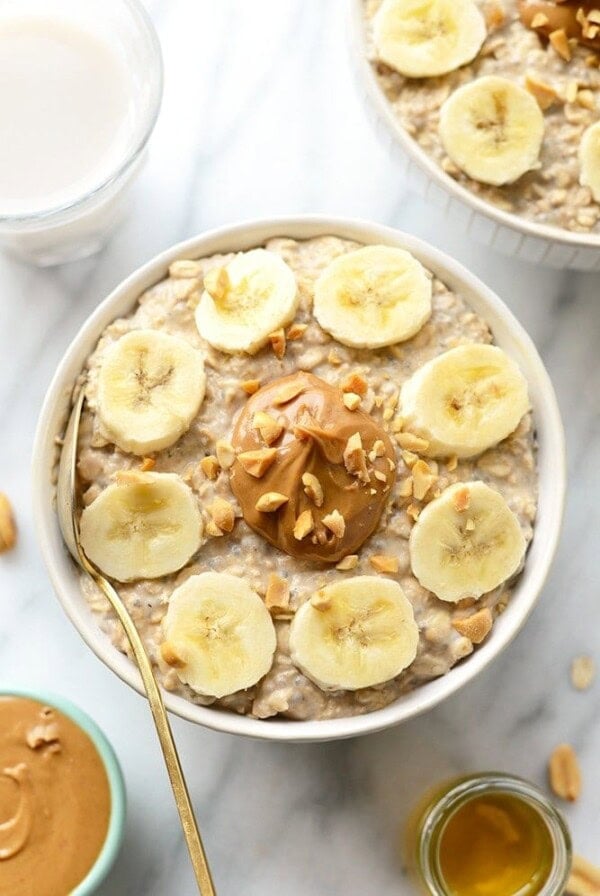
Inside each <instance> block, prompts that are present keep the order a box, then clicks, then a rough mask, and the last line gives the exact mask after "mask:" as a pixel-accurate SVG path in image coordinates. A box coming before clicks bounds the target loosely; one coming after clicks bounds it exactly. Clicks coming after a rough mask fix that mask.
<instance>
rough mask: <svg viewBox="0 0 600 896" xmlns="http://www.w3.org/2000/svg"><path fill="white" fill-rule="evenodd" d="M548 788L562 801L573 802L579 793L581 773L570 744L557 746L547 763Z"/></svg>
mask: <svg viewBox="0 0 600 896" xmlns="http://www.w3.org/2000/svg"><path fill="white" fill-rule="evenodd" d="M548 773H549V776H550V786H551V787H552V790H553V791H554V793H555V794H556V796H558V797H560V798H561V799H563V800H568V801H569V802H574V801H575V800H576V799H578V798H579V795H580V793H581V772H580V771H579V762H578V761H577V756H576V755H575V750H574V749H573V747H572V746H571V745H570V744H559V746H558V747H555V749H554V750H553V751H552V755H551V756H550V760H549V762H548Z"/></svg>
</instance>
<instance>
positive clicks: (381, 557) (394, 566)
mask: <svg viewBox="0 0 600 896" xmlns="http://www.w3.org/2000/svg"><path fill="white" fill-rule="evenodd" d="M369 563H370V564H371V566H372V567H373V569H375V570H377V572H398V568H399V561H398V558H397V557H393V556H392V555H391V554H372V555H371V556H370V557H369Z"/></svg>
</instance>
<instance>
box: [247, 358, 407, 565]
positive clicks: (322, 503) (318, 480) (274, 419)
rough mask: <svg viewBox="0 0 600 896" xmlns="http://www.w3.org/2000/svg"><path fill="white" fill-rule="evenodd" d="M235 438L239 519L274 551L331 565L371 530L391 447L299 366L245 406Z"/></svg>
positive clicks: (387, 484)
mask: <svg viewBox="0 0 600 896" xmlns="http://www.w3.org/2000/svg"><path fill="white" fill-rule="evenodd" d="M232 442H233V445H234V448H235V449H236V451H237V452H238V454H237V458H236V461H235V463H234V464H233V467H232V468H231V487H232V489H233V492H234V494H235V495H236V497H237V499H238V501H239V503H240V506H241V508H242V513H243V515H244V519H245V520H246V522H247V523H248V525H249V526H251V528H252V529H254V530H255V531H256V532H258V533H259V534H260V535H262V536H263V537H264V538H266V539H267V541H269V542H270V543H271V544H273V545H275V547H278V548H280V549H281V550H282V551H285V552H286V553H287V554H291V555H292V556H293V557H298V558H302V559H306V560H313V561H320V562H324V563H335V562H337V561H338V560H340V559H341V558H342V557H345V556H346V555H347V554H352V553H354V552H356V550H357V549H358V548H359V547H360V546H361V545H362V544H363V543H364V542H365V540H366V539H367V538H368V537H369V535H371V534H372V532H373V531H374V530H375V529H376V527H377V524H378V523H379V519H380V517H381V514H382V512H383V509H384V507H385V504H386V502H387V498H388V495H389V493H390V489H391V487H392V485H393V484H394V480H395V477H396V461H395V453H394V448H393V446H392V443H391V441H390V439H389V437H388V435H387V434H386V432H385V431H384V430H383V429H382V427H381V426H380V424H379V423H378V422H377V421H376V420H374V419H373V417H371V416H370V415H369V414H367V413H365V412H364V411H362V410H360V408H356V409H355V410H350V409H349V408H348V407H347V406H346V405H345V404H344V396H343V393H342V391H341V390H340V389H339V388H337V387H335V386H332V385H330V384H329V383H326V382H325V381H324V380H322V379H320V378H319V377H316V376H313V374H310V373H304V372H299V373H295V374H292V375H291V376H287V377H283V378H281V379H277V380H273V381H272V382H271V383H268V384H267V385H266V386H264V387H263V388H262V389H259V390H258V392H256V393H255V394H254V395H253V396H252V397H251V398H250V399H249V400H248V402H247V403H246V405H245V407H244V408H243V410H242V412H241V413H240V415H239V417H238V419H237V421H236V424H235V428H234V431H233V437H232Z"/></svg>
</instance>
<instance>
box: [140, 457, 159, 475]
mask: <svg viewBox="0 0 600 896" xmlns="http://www.w3.org/2000/svg"><path fill="white" fill-rule="evenodd" d="M155 466H156V460H155V459H154V458H153V457H144V458H143V459H142V462H141V464H140V470H141V471H142V473H148V472H149V471H150V470H153V469H154V467H155Z"/></svg>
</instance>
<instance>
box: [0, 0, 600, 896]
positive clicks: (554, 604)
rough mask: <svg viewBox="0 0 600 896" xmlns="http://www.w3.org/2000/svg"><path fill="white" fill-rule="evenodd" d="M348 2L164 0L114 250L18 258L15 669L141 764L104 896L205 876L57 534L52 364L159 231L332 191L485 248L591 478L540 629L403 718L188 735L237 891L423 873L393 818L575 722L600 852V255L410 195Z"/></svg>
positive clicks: (6, 631)
mask: <svg viewBox="0 0 600 896" xmlns="http://www.w3.org/2000/svg"><path fill="white" fill-rule="evenodd" d="M343 6H344V3H343V0H328V2H324V0H254V2H252V3H249V2H248V0H152V2H150V0H149V9H150V10H151V12H152V14H153V16H154V18H155V21H156V25H157V27H158V30H159V32H160V37H161V40H162V43H163V48H164V55H165V64H166V92H165V100H164V106H163V110H162V114H161V117H160V121H159V125H158V128H157V131H156V134H155V137H154V140H153V142H152V156H151V160H150V163H149V165H148V167H147V168H146V170H145V172H144V173H143V176H142V178H141V181H140V184H139V189H138V190H137V193H136V198H135V205H134V208H133V209H132V213H131V215H130V217H129V219H128V220H127V222H126V223H125V224H124V226H122V227H121V229H120V230H119V231H118V232H117V233H116V234H115V236H114V238H113V239H112V241H111V243H110V244H109V246H108V247H107V248H106V250H105V251H104V252H103V253H102V254H101V255H100V256H98V257H97V258H95V259H92V260H89V261H86V262H80V263H78V264H75V265H72V266H69V267H63V268H57V269H54V270H50V271H37V270H33V269H29V268H27V267H26V266H24V265H22V264H20V263H18V262H15V261H13V260H9V259H7V258H1V259H0V365H1V369H2V376H1V377H0V413H1V419H2V430H1V432H2V438H0V490H4V491H7V492H8V493H9V495H10V496H11V498H12V500H13V502H14V505H15V507H16V511H17V515H18V519H19V526H20V541H19V546H18V549H17V550H16V551H15V552H13V553H12V554H11V555H6V556H4V557H2V558H1V559H0V593H1V595H2V602H1V608H2V612H1V614H0V683H1V684H2V685H5V684H7V683H13V684H19V685H30V686H32V687H36V686H40V687H45V688H51V689H53V690H54V691H56V692H60V693H62V694H64V695H66V696H68V697H70V698H72V699H73V700H75V701H76V702H78V703H80V704H81V705H82V706H84V707H85V708H86V709H87V710H88V711H89V712H90V713H91V714H92V715H93V716H94V717H95V718H96V719H97V720H98V722H99V723H100V724H101V725H102V726H103V727H104V729H105V730H106V732H107V734H108V735H109V737H110V738H111V740H112V741H113V743H114V745H115V747H116V749H117V752H118V754H119V757H120V759H121V761H122V764H123V768H124V771H125V776H126V778H127V786H128V792H129V815H128V821H127V832H126V837H125V843H124V848H123V851H122V853H121V855H120V858H119V860H118V862H117V864H116V866H115V869H114V871H113V873H112V874H111V876H110V878H109V880H108V881H107V883H106V884H105V885H104V886H103V887H102V889H101V893H102V894H103V896H124V894H132V896H191V894H193V893H194V892H195V888H194V884H193V881H192V876H191V873H190V869H189V865H188V860H187V857H186V853H185V850H184V847H183V844H182V838H181V835H180V832H179V828H178V822H177V816H176V813H175V808H174V805H173V800H172V798H171V795H170V792H169V787H168V784H167V779H166V775H165V773H164V770H163V767H162V764H161V759H160V755H159V749H158V746H157V743H156V739H155V737H154V733H153V728H152V724H151V721H150V715H149V712H148V710H147V708H146V705H145V703H144V701H143V700H142V699H141V698H139V697H138V696H137V695H135V694H134V693H132V692H131V691H130V690H128V689H127V688H126V687H125V686H124V685H122V684H121V682H120V681H118V680H117V679H116V678H115V677H114V676H113V675H112V674H111V673H110V672H109V671H108V670H107V669H105V668H104V667H103V666H102V665H101V664H100V663H99V662H98V661H97V660H96V658H95V657H94V656H93V655H92V654H91V653H90V652H89V651H88V650H87V648H86V647H85V646H84V644H83V642H82V641H81V640H80V639H79V637H78V635H77V633H76V632H75V631H74V629H73V628H72V627H71V625H70V623H69V622H68V621H67V619H66V617H65V616H64V615H63V613H62V611H61V609H60V607H59V605H58V603H57V601H56V600H55V598H54V596H53V594H52V590H51V587H50V584H49V582H48V579H47V576H46V574H45V571H44V568H43V566H42V562H41V559H40V556H39V552H38V550H37V546H36V543H35V538H34V533H33V521H32V517H31V511H30V497H31V496H30V484H29V457H30V449H31V441H32V436H33V430H34V425H35V421H36V417H37V414H38V410H39V407H40V403H41V401H42V398H43V395H44V392H45V389H46V386H47V384H48V381H49V378H50V376H51V374H52V372H53V370H54V367H55V365H56V363H57V362H58V360H59V359H60V357H61V355H62V354H63V352H64V350H65V347H66V346H67V344H68V342H69V340H70V339H71V337H72V336H73V335H74V334H75V332H76V330H77V329H78V327H79V326H80V324H81V323H82V321H83V320H84V319H85V317H86V316H87V315H88V314H89V312H90V311H91V310H92V309H93V308H94V306H95V305H96V304H97V303H98V302H99V301H100V300H101V299H102V298H103V296H104V295H105V294H106V293H107V291H108V290H110V289H111V288H112V287H113V286H114V285H115V284H116V283H117V282H118V281H119V280H121V278H122V277H123V276H124V275H126V274H128V273H129V272H130V271H131V270H132V269H133V268H135V267H136V266H137V265H138V264H140V263H141V262H143V261H145V260H147V259H148V258H150V257H151V256H152V255H153V254H154V253H156V252H157V251H158V250H160V249H163V248H165V247H167V246H168V245H170V244H171V243H173V242H175V241H177V240H179V239H182V238H184V237H187V236H190V235H192V234H194V233H196V232H198V231H201V230H203V229H204V228H207V227H212V226H214V225H217V224H223V223H227V222H233V221H235V220H238V219H242V218H249V217H255V216H267V215H273V214H288V213H294V212H328V213H334V214H341V215H356V216H363V217H366V218H373V219H375V220H378V221H382V222H385V223H387V224H391V225H395V226H397V227H399V228H404V229H406V230H410V231H412V232H414V233H416V234H418V235H420V236H423V237H425V238H427V239H429V240H431V241H432V242H433V243H435V244H436V245H437V246H439V247H441V248H443V249H445V250H448V251H449V252H451V253H453V254H455V255H456V256H457V257H458V258H459V259H460V260H461V261H463V262H465V263H466V264H467V265H469V266H470V267H472V268H473V269H474V270H475V271H476V272H477V273H478V274H479V275H480V276H482V277H483V278H484V279H485V280H486V281H487V282H488V283H489V284H490V286H492V287H493V288H494V289H495V290H497V292H498V293H499V294H500V295H501V296H502V297H503V298H504V299H505V300H506V301H507V302H508V304H509V305H510V306H511V307H512V309H513V310H514V311H515V313H516V314H517V316H518V317H519V318H520V319H521V320H522V321H523V323H524V324H525V325H526V327H527V328H528V329H529V331H530V333H531V334H532V336H533V338H534V339H535V341H536V343H537V345H538V346H539V349H540V351H541V353H542V355H543V357H544V359H545V361H546V363H547V365H548V367H549V370H550V373H551V375H552V377H553V378H554V382H555V384H556V388H557V391H558V395H559V400H560V404H561V406H562V410H563V413H564V417H565V422H566V429H567V438H568V444H569V458H570V464H569V465H570V474H571V486H570V490H569V501H568V507H567V516H566V523H565V529H564V537H563V541H562V546H561V549H560V552H559V556H558V558H557V562H556V564H555V567H554V571H553V574H552V576H551V579H550V581H549V582H548V585H547V588H546V590H545V593H544V595H543V598H542V600H541V601H540V603H539V605H538V608H537V609H536V611H535V612H534V614H533V616H532V618H531V619H530V621H529V624H528V625H527V627H526V629H525V631H524V632H523V633H522V634H521V636H520V637H519V638H518V639H517V641H516V642H515V643H514V644H513V645H512V646H511V647H510V648H509V649H508V650H507V651H506V652H505V653H504V655H503V656H502V657H501V658H500V659H498V660H497V661H496V662H495V663H493V665H492V667H491V668H490V669H489V670H488V671H487V672H486V673H485V674H484V675H482V676H481V677H480V678H479V679H478V680H477V681H475V682H474V683H472V684H471V685H469V686H468V687H466V688H465V689H464V690H463V691H462V692H461V693H460V694H458V695H457V696H455V697H453V698H452V699H450V700H448V701H447V702H446V703H445V704H444V705H443V706H440V707H439V708H437V709H435V710H434V711H432V712H430V713H429V714H427V715H425V716H423V717H422V718H418V719H416V720H414V721H412V722H410V723H408V724H405V725H403V726H402V727H401V728H397V729H396V730H392V731H388V732H387V733H384V734H380V735H376V736H371V737H366V738H363V739H362V740H356V741H351V742H345V743H338V744H328V745H309V746H285V745H280V746H275V745H273V746H272V745H268V744H264V743H254V742H250V741H244V740H239V739H235V738H233V737H228V736H224V735H217V734H214V733H210V732H206V731H203V730H200V729H196V728H194V727H193V726H191V725H189V724H185V723H182V722H180V721H178V720H175V722H174V728H175V733H176V736H177V740H178V743H179V745H180V749H181V754H182V758H183V762H184V765H185V768H186V770H187V774H188V779H189V783H190V787H191V792H192V794H193V798H194V801H195V805H196V807H197V812H198V817H199V819H200V822H201V825H202V829H203V831H204V836H205V839H206V846H207V849H208V853H209V855H210V858H211V861H212V866H213V869H214V875H215V879H216V882H217V885H218V890H219V893H220V894H229V896H240V894H244V896H258V894H261V896H264V894H285V896H313V894H315V896H317V894H319V896H320V894H327V896H353V894H357V896H358V894H361V896H362V894H365V893H369V894H370V893H377V894H378V896H393V894H394V896H395V894H398V893H409V892H410V888H409V886H408V884H407V883H406V881H405V880H404V878H403V877H402V875H401V871H400V869H399V862H398V857H397V830H398V827H399V824H400V823H401V820H402V818H403V817H404V813H405V810H406V809H407V807H408V806H409V805H410V803H411V802H412V800H413V798H414V797H415V796H416V795H417V794H418V793H419V792H420V791H421V789H422V788H423V787H425V785H426V784H428V783H429V782H431V781H433V780H435V779H438V778H441V777H444V776H445V775H448V774H452V773H454V772H462V771H465V770H472V769H490V768H498V769H506V770H510V771H512V772H516V773H518V774H522V775H525V776H527V777H529V778H531V779H532V780H533V781H535V782H537V783H539V784H544V781H545V763H546V759H547V756H548V753H549V751H550V750H551V748H552V747H553V746H554V745H555V744H556V743H557V742H559V741H562V740H568V741H570V742H572V743H573V744H574V745H575V747H576V748H577V751H578V753H579V755H580V758H581V764H582V768H583V776H584V788H583V796H582V798H581V801H580V803H579V804H577V805H576V806H575V807H572V808H568V809H567V812H566V814H567V817H568V819H569V822H570V824H571V826H572V829H573V833H574V838H575V843H576V847H577V849H578V850H579V851H581V852H583V853H584V854H586V855H587V856H588V857H589V858H590V859H592V860H594V861H596V862H597V863H600V845H599V843H600V841H599V838H598V832H599V830H600V766H599V765H598V755H599V754H600V714H599V710H600V682H597V683H596V685H595V687H594V688H593V690H591V691H590V692H588V693H585V694H580V693H575V692H574V691H573V690H572V689H571V687H570V683H569V664H570V661H571V659H572V657H573V656H575V655H577V654H578V653H581V652H590V653H592V654H595V655H596V658H597V659H599V660H600V650H599V649H598V639H599V635H598V631H599V629H600V588H599V585H600V582H599V575H598V537H599V534H600V512H599V511H598V506H599V504H600V463H599V461H600V418H599V409H600V402H599V399H598V394H599V392H600V360H599V359H600V351H599V349H598V340H599V336H600V301H599V299H598V288H599V286H600V278H599V277H598V276H589V275H575V274H569V273H563V274H561V273H556V272H553V271H549V270H536V269H534V268H533V267H528V266H525V265H523V264H516V263H514V262H512V261H510V260H507V259H505V258H502V257H500V256H498V255H496V254H494V253H493V252H491V251H488V250H484V249H482V248H479V247H478V246H477V245H475V244H473V243H472V242H471V241H470V240H469V238H467V237H465V236H462V235H460V234H456V233H454V234H450V233H447V232H444V228H443V227H442V226H440V225H439V223H438V221H436V214H435V212H432V211H431V210H430V209H428V208H426V207H425V206H424V205H423V204H422V203H421V202H420V201H417V200H415V199H412V198H410V197H409V196H407V195H405V191H404V186H403V184H402V183H400V182H399V180H398V176H397V171H396V170H395V167H394V165H393V164H392V163H391V162H390V161H389V160H388V158H387V156H386V155H385V153H384V152H383V150H382V149H381V148H380V147H379V146H378V143H377V141H376V138H375V136H374V134H373V133H372V131H371V128H370V125H369V122H368V120H367V118H366V116H365V114H364V111H363V109H362V108H361V106H360V103H359V101H358V99H357V97H356V95H355V91H354V85H353V81H352V77H351V73H350V67H349V62H348V59H347V53H346V48H345V42H344V9H343Z"/></svg>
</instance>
